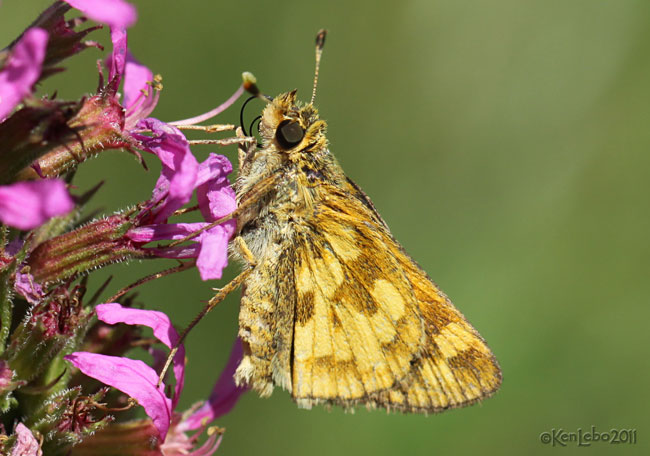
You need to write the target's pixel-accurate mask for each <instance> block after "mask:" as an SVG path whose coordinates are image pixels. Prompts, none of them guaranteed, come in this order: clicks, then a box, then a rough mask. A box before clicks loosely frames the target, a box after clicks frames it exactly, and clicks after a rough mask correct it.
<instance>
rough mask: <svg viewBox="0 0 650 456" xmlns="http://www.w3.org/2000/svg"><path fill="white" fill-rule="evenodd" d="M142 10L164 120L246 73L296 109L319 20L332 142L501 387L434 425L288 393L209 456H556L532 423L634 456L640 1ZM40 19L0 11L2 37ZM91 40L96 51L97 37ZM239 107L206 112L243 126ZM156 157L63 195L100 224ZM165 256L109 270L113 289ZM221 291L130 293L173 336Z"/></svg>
mask: <svg viewBox="0 0 650 456" xmlns="http://www.w3.org/2000/svg"><path fill="white" fill-rule="evenodd" d="M134 3H135V4H136V5H137V7H138V11H139V19H138V23H137V24H136V25H135V26H134V27H133V28H132V29H131V30H130V35H129V39H130V48H131V50H132V51H133V53H134V54H135V55H136V56H137V57H138V58H139V59H140V60H141V61H142V62H144V63H145V64H147V65H148V66H149V67H150V68H152V69H153V71H154V72H157V73H161V74H162V75H163V78H164V86H165V88H164V90H163V93H162V96H161V99H160V104H159V106H158V108H157V110H156V111H155V112H154V116H155V117H158V118H160V119H162V120H175V119H180V118H185V117H189V116H193V115H196V114H199V113H202V112H204V111H207V110H208V109H210V108H212V107H213V106H215V105H216V104H218V103H220V102H221V101H223V100H225V99H226V98H227V97H228V96H229V95H230V94H231V93H232V92H233V91H234V90H235V88H236V87H237V86H238V84H239V83H240V74H241V72H242V71H244V70H248V71H252V72H253V73H254V74H255V75H256V76H257V77H258V81H259V86H260V87H261V89H262V90H263V91H265V92H267V93H269V94H271V95H274V94H276V93H278V92H281V91H285V90H289V89H293V88H298V89H299V94H300V95H302V98H303V99H306V100H308V99H309V94H310V91H311V82H312V74H313V66H314V65H313V63H314V62H313V55H314V51H313V39H314V36H315V33H316V31H317V30H318V29H320V28H323V27H324V28H327V29H328V30H329V32H330V34H329V36H328V41H327V45H326V46H325V53H324V57H323V65H322V70H321V78H320V86H319V90H318V96H317V105H318V106H319V109H320V112H321V114H322V116H323V118H325V119H327V120H328V122H329V139H330V142H331V150H332V151H333V152H334V154H335V155H336V156H337V157H338V159H339V161H340V162H341V164H342V166H343V168H344V169H345V170H346V172H347V173H348V175H349V176H350V177H352V178H353V179H355V180H356V181H357V183H359V185H361V186H362V187H363V188H364V189H365V191H366V192H367V193H368V194H369V195H370V196H371V197H372V199H373V201H374V202H375V204H376V206H377V207H378V208H379V210H380V212H381V214H382V215H383V216H384V218H385V219H386V221H387V222H388V223H389V225H390V226H391V228H392V231H393V233H394V234H395V236H396V237H397V238H398V239H399V240H400V241H401V242H402V244H403V245H404V246H405V248H406V250H407V251H408V252H410V253H411V255H412V256H413V257H414V258H415V259H416V260H417V261H418V262H419V263H420V264H421V265H422V266H423V267H424V268H425V269H426V270H427V271H428V272H429V274H430V275H431V277H433V278H434V280H435V281H436V282H437V283H438V284H439V285H440V286H441V287H442V288H443V289H444V290H445V292H446V293H447V294H448V295H449V296H450V297H451V298H452V300H453V301H454V303H455V304H456V305H457V306H458V307H459V308H460V309H461V310H462V312H463V313H464V314H465V315H466V316H467V317H468V319H469V320H470V321H471V322H472V323H473V324H474V325H475V326H476V327H477V328H478V329H479V331H480V332H481V334H482V335H483V336H484V337H485V338H486V339H487V340H488V343H489V344H490V346H491V347H492V349H493V350H494V352H495V354H496V356H497V357H498V359H499V361H500V363H501V366H502V368H503V372H504V382H503V386H502V388H501V391H500V392H499V393H498V394H497V395H496V396H495V397H494V398H492V399H489V400H487V401H485V402H484V403H483V404H481V405H478V406H474V407H470V408H468V409H460V410H454V411H450V412H446V413H444V414H442V415H438V416H430V417H423V416H417V415H412V416H408V415H386V413H384V412H381V411H374V412H368V411H366V410H365V409H361V410H358V411H357V412H356V413H355V414H346V413H343V412H342V411H341V410H338V409H334V410H331V411H327V410H324V409H323V408H316V409H314V410H311V411H305V410H299V409H298V408H297V407H296V406H295V405H294V404H293V403H292V401H291V400H290V398H289V396H288V395H287V394H286V393H285V392H283V391H279V390H276V393H275V394H274V395H273V396H272V397H271V398H270V399H260V398H259V397H258V396H257V395H256V394H254V393H249V394H247V395H245V396H244V397H243V398H242V399H241V401H240V402H239V404H238V405H237V407H236V408H235V409H234V411H233V412H232V413H230V414H229V415H227V416H225V417H223V418H221V419H220V420H218V424H219V425H222V426H225V427H226V428H227V432H226V435H225V438H224V441H223V445H222V447H221V449H220V450H219V452H220V453H219V454H223V455H236V454H244V455H249V454H266V455H284V454H310V455H321V454H322V455H326V454H374V455H394V454H414V455H415V454H417V455H430V454H469V453H473V454H502V453H505V452H508V453H515V454H547V453H548V454H558V452H560V451H561V450H560V449H558V448H553V447H552V446H550V445H544V444H542V443H541V442H540V434H541V433H542V432H545V431H550V430H551V429H553V428H555V429H559V428H563V429H565V430H567V431H576V430H577V429H578V428H582V429H584V430H590V429H591V426H592V425H593V426H595V427H596V430H597V431H606V430H609V429H611V428H617V429H629V428H636V429H637V433H638V443H637V444H636V445H634V446H630V445H625V444H622V445H610V444H604V443H599V444H594V445H593V446H591V447H590V448H582V449H581V450H582V451H584V452H585V454H586V453H587V452H588V453H589V454H613V453H619V452H620V453H623V452H624V453H643V454H648V453H647V451H648V450H649V448H650V446H649V445H648V440H649V439H650V434H649V431H650V426H649V422H650V419H649V418H648V405H649V403H650V401H649V399H650V391H649V385H650V382H649V380H650V362H649V360H648V345H649V342H650V337H649V335H650V331H649V323H648V322H649V321H650V309H649V308H648V296H649V295H650V280H649V277H648V272H649V271H650V248H649V243H648V234H649V233H650V210H649V209H650V208H649V205H648V195H649V194H650V128H649V126H650V3H649V2H648V1H647V0H639V1H632V0H618V1H597V0H535V1H521V0H493V1H489V2H477V1H458V0H457V1H451V0H448V1H442V0H427V1H424V0H420V1H404V2H387V1H380V2H379V1H375V2H354V1H331V2H314V1H304V0H303V1H297V0H296V1H276V2H264V1H261V0H249V1H247V2H234V1H232V2H217V1H208V0H205V1H185V2H179V1H171V0H157V1H153V0H150V1H149V0H140V1H134ZM48 4H49V2H48V1H41V0H38V1H35V0H34V1H17V0H13V1H12V0H5V1H4V2H3V4H2V6H1V7H0V19H1V24H2V26H1V27H0V43H8V42H9V41H11V40H12V39H13V38H14V37H15V36H16V35H17V34H18V33H20V32H21V30H22V29H23V28H24V26H25V25H27V24H28V23H29V21H30V20H31V19H32V18H33V17H34V16H35V15H36V13H38V12H39V11H40V10H41V9H42V8H44V7H45V6H47V5H48ZM94 38H95V39H98V40H100V41H102V42H103V43H105V44H106V46H107V49H110V41H108V39H107V33H106V31H102V32H96V33H95V35H94ZM99 57H100V53H99V52H98V51H97V50H94V49H90V50H88V51H86V52H85V53H84V54H83V55H82V56H80V57H78V58H75V59H73V60H72V61H70V62H69V64H68V67H69V68H70V71H68V72H66V73H63V74H61V75H58V76H55V77H53V78H51V80H49V81H47V83H46V84H45V86H44V90H52V89H54V88H58V89H59V93H60V94H61V96H62V97H63V98H76V97H78V96H79V95H80V94H81V93H85V92H91V91H93V90H94V88H95V86H96V80H97V76H96V71H95V69H94V61H95V60H96V59H97V58H99ZM239 106H241V102H240V103H238V105H237V106H236V107H234V108H233V109H232V110H230V111H229V112H228V113H227V114H226V115H224V116H222V117H221V118H220V119H219V120H220V121H221V122H235V123H236V122H237V116H238V113H239ZM259 109H261V106H260V105H259V104H258V105H257V106H253V107H252V108H251V109H250V110H248V112H247V117H248V118H249V119H252V118H253V117H254V116H255V115H256V111H257V110H259ZM214 150H215V148H214V147H206V146H203V147H202V148H196V149H195V152H196V155H197V156H198V157H199V159H203V157H205V154H206V153H207V152H209V151H214ZM223 152H225V153H226V154H227V155H228V156H229V157H231V159H233V160H234V158H235V150H234V149H228V150H225V151H223ZM148 161H149V164H150V165H151V168H152V170H151V171H150V172H149V173H145V172H143V170H142V169H141V168H140V167H139V165H138V164H137V163H136V162H135V160H133V158H132V157H131V156H129V155H127V154H124V153H121V152H112V153H106V154H104V156H102V157H100V158H99V159H96V160H93V161H91V162H89V163H87V164H84V165H83V166H82V168H81V172H80V173H79V175H78V178H77V181H76V183H77V185H79V187H80V189H86V188H89V187H90V186H91V185H93V184H94V183H95V182H96V181H97V180H98V179H105V180H106V185H105V187H104V188H103V190H102V191H101V192H100V194H99V195H98V197H97V199H96V202H97V203H98V204H100V205H101V206H103V207H104V208H105V209H106V210H107V211H108V210H114V209H117V208H120V207H123V206H124V205H125V204H126V203H129V204H133V203H136V202H138V201H142V200H144V199H146V198H148V197H149V195H150V192H151V189H152V187H153V183H154V182H155V180H156V178H157V173H158V168H157V167H156V164H155V162H154V160H151V159H149V160H148ZM170 265H171V262H167V263H165V262H162V261H161V262H156V263H151V264H132V265H129V266H128V267H126V266H124V265H121V266H116V267H112V268H110V271H109V272H110V273H113V274H118V275H117V277H116V282H115V283H114V287H117V286H118V285H125V284H128V283H130V282H131V281H133V280H135V279H136V278H139V277H141V276H142V275H144V274H145V273H148V272H153V271H157V270H159V269H161V268H163V267H166V266H170ZM236 272H237V267H236V266H233V267H230V268H229V270H228V273H227V278H228V277H232V276H234V274H236ZM224 283H225V280H224V281H215V282H212V283H203V282H201V281H200V280H199V279H198V276H197V274H196V273H195V272H194V271H191V272H186V273H184V274H182V275H179V276H172V277H170V278H167V279H164V280H160V281H157V282H155V283H153V284H149V285H147V286H145V287H143V288H142V289H141V294H140V300H141V301H143V302H145V303H146V305H147V306H149V307H152V308H157V309H162V310H164V311H166V312H168V313H169V314H170V315H172V318H173V319H174V321H175V322H177V323H178V324H179V326H184V325H185V324H186V323H187V322H189V321H190V319H191V318H192V317H193V316H194V314H196V312H198V310H199V308H200V307H201V306H202V302H203V301H205V300H206V299H208V298H209V297H210V296H211V293H212V292H211V290H210V288H211V287H219V286H223V284H224ZM237 303H238V296H235V295H233V296H231V297H230V298H229V299H228V300H227V301H226V302H224V303H223V304H222V305H220V306H219V307H218V308H217V309H216V310H215V311H214V312H213V313H212V314H211V315H209V317H208V318H207V319H205V320H204V321H202V322H201V324H200V325H199V327H198V328H197V329H196V330H195V331H194V332H193V333H192V334H191V336H190V337H189V340H188V344H187V345H188V356H189V365H188V372H189V373H188V379H187V387H186V390H185V395H184V397H183V400H182V404H181V405H182V406H183V407H186V406H188V405H189V404H191V403H192V402H194V401H196V400H199V399H201V398H204V397H205V396H206V395H207V394H208V393H209V391H210V389H211V387H212V383H213V382H214V380H215V378H216V376H217V375H218V373H219V372H220V370H221V369H222V367H223V365H224V363H225V361H226V358H227V355H228V351H229V348H230V344H231V342H232V340H233V338H234V336H235V333H236V330H237V322H236V317H237ZM569 448H572V449H571V450H568V449H567V450H564V453H566V451H570V452H571V453H573V452H575V451H577V450H574V449H573V448H576V447H575V446H574V445H572V444H569Z"/></svg>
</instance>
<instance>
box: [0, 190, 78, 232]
mask: <svg viewBox="0 0 650 456" xmlns="http://www.w3.org/2000/svg"><path fill="white" fill-rule="evenodd" d="M73 208H74V202H73V201H72V198H70V195H69V194H68V191H67V190H66V186H65V183H64V182H63V181H61V180H58V179H43V180H40V181H30V182H16V183H15V184H11V185H4V186H0V221H1V222H2V223H4V224H5V225H9V226H13V227H15V228H18V229H20V230H31V229H33V228H36V227H38V226H40V225H42V224H43V223H45V222H46V221H48V220H49V219H50V218H52V217H56V216H59V215H63V214H67V213H68V212H70V211H71V210H72V209H73Z"/></svg>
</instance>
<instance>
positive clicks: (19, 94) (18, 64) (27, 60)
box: [0, 28, 48, 122]
mask: <svg viewBox="0 0 650 456" xmlns="http://www.w3.org/2000/svg"><path fill="white" fill-rule="evenodd" d="M47 40H48V35H47V32H46V31H45V30H43V29H40V28H31V29H29V30H27V31H26V32H25V33H24V34H23V36H22V37H21V38H20V40H19V41H18V42H17V43H16V45H15V46H13V48H12V50H11V54H10V55H9V58H8V60H7V62H6V63H5V65H4V67H3V68H2V69H1V70H0V122H2V121H3V120H4V119H5V118H6V117H7V116H8V115H9V114H10V113H11V111H12V110H13V109H14V108H15V107H16V106H17V105H18V104H19V103H20V102H21V101H22V100H23V99H24V98H25V97H26V96H27V95H30V94H31V93H32V87H33V86H34V84H35V83H36V81H37V80H38V78H39V76H40V75H41V67H42V65H43V59H44V58H45V50H46V48H47Z"/></svg>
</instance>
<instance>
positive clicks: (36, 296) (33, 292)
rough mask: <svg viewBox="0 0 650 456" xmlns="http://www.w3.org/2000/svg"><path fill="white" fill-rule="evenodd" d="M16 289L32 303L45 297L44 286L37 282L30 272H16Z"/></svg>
mask: <svg viewBox="0 0 650 456" xmlns="http://www.w3.org/2000/svg"><path fill="white" fill-rule="evenodd" d="M14 289H15V290H16V291H17V292H18V293H19V294H20V295H21V296H22V297H23V298H25V300H27V302H29V303H30V304H36V303H38V302H40V301H41V300H42V299H43V298H44V297H45V293H43V288H41V286H40V285H39V284H38V283H36V281H35V280H34V277H33V276H32V275H31V274H29V273H26V274H22V273H20V272H16V282H15V283H14Z"/></svg>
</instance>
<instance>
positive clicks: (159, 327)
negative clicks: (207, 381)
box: [95, 303, 185, 407]
mask: <svg viewBox="0 0 650 456" xmlns="http://www.w3.org/2000/svg"><path fill="white" fill-rule="evenodd" d="M95 311H96V312H97V318H99V319H100V320H101V321H103V322H104V323H108V324H109V325H114V324H117V323H124V324H127V325H143V326H148V327H149V328H151V329H153V335H154V336H155V337H156V338H157V339H158V340H159V341H160V342H162V343H163V344H165V345H166V346H167V347H168V348H170V349H171V348H173V347H174V346H175V345H176V344H177V343H178V340H179V335H178V333H177V332H176V329H174V327H173V326H172V322H171V321H170V320H169V317H168V316H167V315H166V314H164V313H163V312H158V311H155V310H144V309H133V308H130V307H122V306H121V305H120V304H117V303H110V304H100V305H98V306H97V307H95ZM173 369H174V376H175V377H176V388H175V392H174V400H173V403H172V407H176V403H177V402H178V399H179V397H180V394H181V391H182V390H183V384H184V383H185V346H184V345H182V344H181V345H180V346H179V347H178V351H177V352H176V355H175V356H174V367H173Z"/></svg>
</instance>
